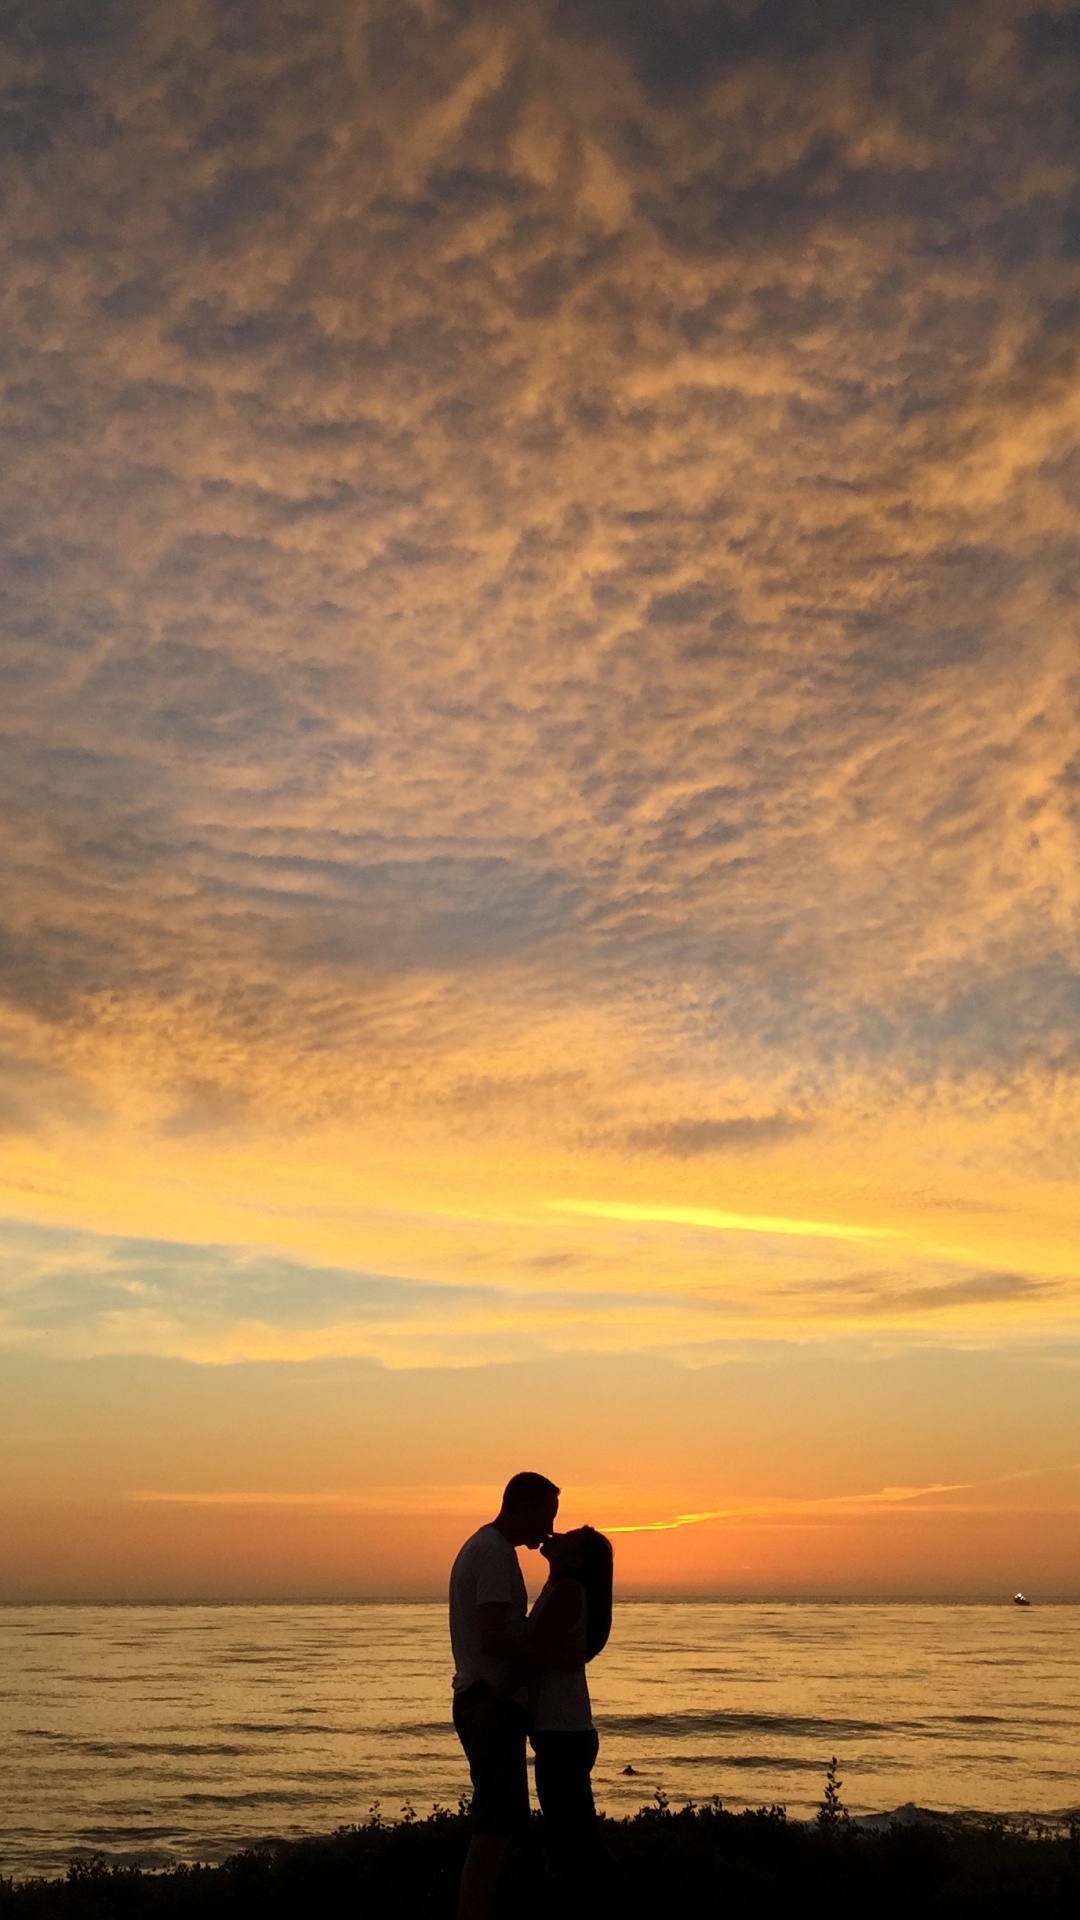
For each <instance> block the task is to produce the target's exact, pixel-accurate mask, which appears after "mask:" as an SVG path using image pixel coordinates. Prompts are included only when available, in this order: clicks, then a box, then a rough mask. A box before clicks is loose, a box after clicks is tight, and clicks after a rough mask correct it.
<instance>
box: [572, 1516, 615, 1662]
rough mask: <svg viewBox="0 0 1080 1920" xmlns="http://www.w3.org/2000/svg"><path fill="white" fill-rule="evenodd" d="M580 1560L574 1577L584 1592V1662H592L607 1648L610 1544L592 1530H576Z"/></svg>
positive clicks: (611, 1563)
mask: <svg viewBox="0 0 1080 1920" xmlns="http://www.w3.org/2000/svg"><path fill="white" fill-rule="evenodd" d="M577 1531H578V1538H579V1539H580V1541H581V1559H580V1562H579V1564H578V1565H577V1566H576V1567H575V1568H574V1574H575V1577H576V1578H577V1579H578V1580H580V1582H581V1584H582V1586H583V1587H584V1589H585V1658H586V1660H595V1658H596V1656H597V1654H598V1653H602V1652H603V1649H604V1648H605V1647H606V1646H607V1642H608V1635H609V1633H610V1632H611V1584H612V1577H613V1574H614V1555H613V1553H612V1551H611V1541H610V1540H609V1539H608V1538H607V1536H606V1535H605V1534H602V1533H597V1531H596V1528H595V1527H579V1528H578V1530H577Z"/></svg>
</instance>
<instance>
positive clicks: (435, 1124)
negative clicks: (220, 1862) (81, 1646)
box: [0, 0, 1080, 1601]
mask: <svg viewBox="0 0 1080 1920" xmlns="http://www.w3.org/2000/svg"><path fill="white" fill-rule="evenodd" d="M0 49H2V62H0V108H2V111H0V140H2V143H3V162H2V170H0V229H2V243H3V252H4V259H5V263H6V265H5V274H4V276H3V281H2V285H0V305H2V325H0V377H2V381H3V403H2V406H0V436H2V441H3V447H2V459H0V732H2V751H0V783H2V788H3V810H2V823H0V901H2V914H0V1440H2V1445H0V1532H2V1534H3V1537H4V1539H5V1541H6V1543H7V1544H6V1546H5V1548H4V1550H3V1553H2V1554H0V1599H6V1600H14V1601H19V1600H39V1599H58V1598H64V1599H95V1598H97V1599H107V1598H140V1597H148V1598H163V1597H199V1596H207V1597H228V1596H230V1595H245V1596H246V1595H256V1596H259V1595H265V1596H267V1597H272V1596H282V1595H291V1596H327V1597H345V1596H350V1595H367V1594H387V1593H435V1592H438V1591H440V1590H441V1587H442V1585H443V1583H444V1581H445V1573H446V1567H447V1564H448V1561H449V1558H450V1557H451V1555H452V1553H453V1550H454V1547H455V1545H456V1544H457V1542H458V1541H459V1540H460V1538H461V1537H463V1535H464V1533H465V1532H467V1531H468V1530H469V1529H470V1527H472V1526H473V1525H475V1524H477V1523H478V1522H479V1521H480V1520H482V1519H484V1518H486V1517H488V1515H489V1514H490V1512H491V1511H492V1510H493V1505H494V1502H495V1500H496V1498H497V1494H498V1489H499V1487H500V1486H501V1484H502V1482H503V1481H504V1479H505V1478H506V1477H507V1475H508V1474H509V1473H510V1472H512V1471H515V1470H517V1469H519V1468H521V1467H533V1468H538V1469H540V1470H542V1471H545V1472H547V1473H549V1474H550V1475H552V1476H553V1477H554V1478H555V1479H556V1480H558V1481H559V1483H560V1484H561V1485H562V1486H563V1488H564V1505H563V1512H564V1516H565V1518H566V1519H567V1521H570V1522H574V1521H579V1520H586V1519H587V1520H590V1521H592V1522H593V1523H594V1524H597V1525H601V1526H609V1527H612V1528H618V1529H619V1531H618V1533H616V1534H614V1535H613V1538H614V1539H615V1542H616V1548H617V1567H618V1576H619V1580H620V1584H621V1586H622V1588H623V1590H624V1591H626V1592H631V1591H641V1592H680V1591H687V1592H715V1593H744V1592H745V1593H758V1592H761V1593H765V1592H768V1593H802V1592H815V1593H867V1594H869V1593H897V1594H904V1593H919V1594H924V1593H961V1592H962V1593H979V1594H982V1593H986V1594H998V1593H1009V1592H1011V1591H1012V1590H1013V1588H1014V1587H1017V1586H1024V1587H1026V1588H1029V1589H1033V1590H1035V1591H1037V1592H1040V1593H1046V1594H1050V1593H1057V1594H1063V1593H1073V1594H1075V1595H1080V1529H1078V1528H1077V1526H1076V1519H1077V1516H1078V1514H1080V1393H1078V1388H1080V1372H1078V1369H1080V1252H1078V1239H1080V1234H1078V1229H1080V916H1078V907H1080V868H1078V860H1077V853H1078V826H1080V653H1078V643H1077V621H1076V611H1077V597H1078V585H1080V561H1078V552H1080V548H1078V545H1077V535H1078V531H1080V451H1078V428H1080V365H1078V343H1080V142H1078V139H1077V114H1078V110H1080V109H1078V102H1080V8H1077V7H1074V6H1070V5H1063V4H1051V5H1043V6H1035V5H1032V4H1030V0H981V4H980V5H979V6H978V7H977V8H973V7H971V6H970V5H969V4H966V0H965V3H964V4H961V3H960V0H957V3H956V4H951V3H950V0H910V3H909V4H907V5H905V6H903V7H897V6H896V5H894V4H892V0H887V3H885V4H882V3H881V0H573V3H572V4H571V3H569V0H516V4H515V5H514V7H513V8H507V7H506V6H505V5H502V4H486V0H415V3H413V0H272V4H267V0H169V3H168V4H165V0H98V3H97V4H96V5H95V6H94V7H93V8H88V7H86V6H85V5H82V4H80V3H79V0H20V4H19V5H17V6H9V7H8V8H6V10H4V11H3V13H2V14H0Z"/></svg>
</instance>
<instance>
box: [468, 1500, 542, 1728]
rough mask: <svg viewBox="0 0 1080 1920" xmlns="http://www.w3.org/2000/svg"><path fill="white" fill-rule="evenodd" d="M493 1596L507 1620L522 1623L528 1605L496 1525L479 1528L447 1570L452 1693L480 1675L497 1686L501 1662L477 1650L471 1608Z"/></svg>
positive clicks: (510, 1553)
mask: <svg viewBox="0 0 1080 1920" xmlns="http://www.w3.org/2000/svg"><path fill="white" fill-rule="evenodd" d="M496 1601H499V1602H501V1603H502V1605H503V1606H507V1607H509V1608H510V1618H509V1622H508V1624H509V1625H510V1627H511V1630H512V1629H513V1625H514V1623H515V1621H518V1622H521V1623H522V1624H523V1623H524V1620H525V1614H526V1611H527V1609H528V1605H529V1596H528V1594H527V1593H526V1591H525V1581H524V1579H523V1577H522V1572H521V1568H520V1567H519V1566H518V1557H517V1554H516V1553H515V1552H514V1549H513V1547H512V1546H511V1545H510V1542H509V1540H507V1539H506V1537H505V1535H504V1534H501V1533H500V1532H499V1529H498V1527H493V1526H490V1525H489V1526H486V1527H481V1528H480V1530H479V1532H477V1533H474V1534H473V1535H472V1536H471V1537H470V1538H469V1539H468V1540H466V1542H465V1545H464V1546H463V1547H462V1549H461V1552H460V1553H459V1554H458V1557H457V1559H456V1560H455V1561H454V1564H453V1567H452V1568H451V1571H450V1645H451V1647H452V1648H453V1652H454V1692H455V1693H461V1692H462V1691H463V1689H464V1688H465V1687H471V1686H474V1685H475V1683H476V1681H477V1680H486V1681H487V1684H488V1686H489V1687H497V1686H498V1684H499V1681H500V1680H501V1679H502V1676H503V1668H504V1665H505V1662H504V1661H503V1660H500V1659H499V1658H498V1656H497V1655H494V1654H490V1653H482V1652H481V1650H480V1623H479V1621H478V1620H477V1617H476V1609H477V1607H486V1606H489V1605H491V1604H492V1603H493V1602H496Z"/></svg>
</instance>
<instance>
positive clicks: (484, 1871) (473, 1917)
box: [458, 1833, 510, 1920]
mask: <svg viewBox="0 0 1080 1920" xmlns="http://www.w3.org/2000/svg"><path fill="white" fill-rule="evenodd" d="M509 1845H510V1835H509V1834H508V1833H474V1834H473V1837H472V1839H471V1840H470V1841H469V1851H468V1853H467V1854H466V1855H465V1865H464V1866H463V1867H462V1869H461V1892H460V1894H459V1896H458V1920H491V1914H492V1913H493V1911H494V1908H495V1895H496V1893H497V1891H498V1886H499V1873H500V1871H501V1869H502V1863H503V1861H504V1860H505V1858H506V1849H507V1847H508V1846H509Z"/></svg>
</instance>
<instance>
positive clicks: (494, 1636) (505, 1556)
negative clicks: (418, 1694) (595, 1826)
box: [450, 1473, 560, 1920]
mask: <svg viewBox="0 0 1080 1920" xmlns="http://www.w3.org/2000/svg"><path fill="white" fill-rule="evenodd" d="M558 1511H559V1489H558V1487H556V1486H554V1485H553V1484H552V1482H551V1481H550V1480H546V1479H545V1478H544V1475H543V1474H542V1473H515V1475H514V1477H513V1479H512V1480H510V1481H508V1482H507V1486H506V1490H505V1492H504V1494H503V1499H502V1506H501V1507H500V1508H499V1511H498V1513H497V1514H496V1516H495V1518H494V1520H492V1521H490V1522H489V1524H488V1525H487V1526H485V1527H481V1528H480V1529H479V1531H478V1532H476V1533H474V1534H473V1535H472V1537H471V1538H470V1539H468V1540H466V1542H465V1545H464V1546H463V1547H462V1549H461V1552H460V1553H459V1554H458V1557H457V1559H456V1560H455V1561H454V1565H453V1569H452V1571H451V1574H450V1644H451V1646H452V1648H453V1652H454V1726H455V1727H456V1728H457V1732H458V1737H459V1739H460V1741H461V1744H462V1746H463V1747H464V1749H465V1753H466V1757H467V1759H468V1762H469V1773H470V1776H471V1778H472V1784H473V1799H472V1839H471V1841H470V1842H469V1851H468V1853H467V1855H466V1857H465V1866H464V1868H463V1870H462V1875H461V1898H460V1902H459V1906H458V1920H489V1916H490V1914H491V1912H492V1909H493V1907H494V1904H495V1889H496V1886H497V1884H498V1879H499V1869H500V1868H501V1866H502V1863H503V1858H504V1856H505V1854H506V1849H507V1847H508V1845H509V1843H510V1838H511V1835H512V1834H513V1833H514V1832H515V1831H516V1829H517V1828H519V1827H520V1826H521V1825H522V1824H523V1823H524V1822H525V1821H526V1820H527V1819H528V1817H529V1777H528V1773H527V1770H526V1760H525V1694H524V1688H523V1684H522V1683H523V1682H524V1680H525V1678H526V1676H527V1674H528V1673H529V1671H530V1670H531V1669H533V1668H537V1667H540V1668H543V1667H551V1666H555V1665H558V1664H560V1660H559V1656H557V1655H555V1654H553V1653H552V1652H551V1651H550V1650H549V1649H546V1648H535V1649H530V1648H529V1647H528V1646H526V1644H525V1612H526V1608H527V1607H528V1604H529V1602H528V1595H527V1593H526V1591H525V1582H524V1580H523V1578H522V1574H521V1568H520V1567H519V1565H518V1557H517V1554H516V1552H515V1548H516V1547H539V1546H541V1545H542V1544H543V1542H544V1541H545V1540H546V1539H547V1537H548V1535H549V1533H550V1532H551V1530H552V1528H553V1527H554V1525H555V1515H556V1514H557V1513H558Z"/></svg>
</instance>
